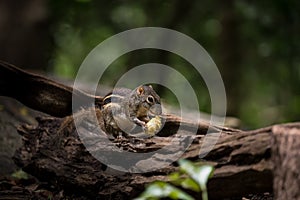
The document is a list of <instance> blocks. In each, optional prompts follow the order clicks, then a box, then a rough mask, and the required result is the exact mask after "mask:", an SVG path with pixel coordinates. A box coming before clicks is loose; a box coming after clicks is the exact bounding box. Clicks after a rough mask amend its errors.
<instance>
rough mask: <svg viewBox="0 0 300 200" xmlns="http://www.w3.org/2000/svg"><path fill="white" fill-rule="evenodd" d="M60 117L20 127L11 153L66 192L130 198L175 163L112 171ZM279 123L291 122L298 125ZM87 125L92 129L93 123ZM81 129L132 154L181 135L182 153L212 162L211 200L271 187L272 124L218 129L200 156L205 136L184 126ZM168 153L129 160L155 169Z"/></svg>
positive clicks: (103, 145)
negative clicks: (108, 136)
mask: <svg viewBox="0 0 300 200" xmlns="http://www.w3.org/2000/svg"><path fill="white" fill-rule="evenodd" d="M63 121H64V120H63V119H58V118H43V119H39V126H38V127H28V126H22V127H21V128H20V129H19V133H20V134H22V135H23V141H24V145H23V147H22V148H21V149H19V150H18V151H17V152H16V154H15V157H14V159H15V161H16V163H17V164H18V165H19V166H21V167H22V168H23V169H24V170H25V171H26V172H28V173H30V174H32V175H34V176H35V177H37V178H38V179H39V180H42V181H47V182H49V183H52V184H53V185H55V186H56V187H58V188H59V189H60V190H63V191H64V192H65V193H66V194H73V195H74V193H75V194H76V193H78V195H83V196H86V197H89V198H96V197H97V198H101V199H128V198H133V197H135V196H137V195H138V194H139V193H141V192H142V191H143V188H144V187H145V185H147V184H148V183H150V182H153V181H155V180H162V181H168V177H167V175H168V174H170V173H171V172H174V171H176V170H177V169H178V168H177V165H176V162H171V163H170V165H166V166H165V167H163V168H160V169H157V170H155V171H149V172H146V173H128V172H120V171H118V170H114V169H112V168H110V167H109V166H107V165H106V164H105V163H102V162H99V161H98V160H97V159H95V158H94V157H93V156H92V155H91V152H88V151H87V149H86V147H85V146H84V145H83V144H82V142H81V140H80V138H79V137H78V135H77V132H76V130H75V129H74V127H72V126H71V125H68V126H67V127H65V129H63V130H61V123H62V122H63ZM281 126H282V127H293V126H299V124H288V125H281ZM86 127H88V126H86ZM71 129H72V131H70V130H71ZM89 129H91V130H94V128H93V127H92V128H91V127H89ZM84 132H85V134H86V135H87V137H89V139H90V140H91V141H94V142H93V145H94V146H95V149H110V151H114V150H113V149H115V148H113V147H112V146H110V145H112V144H113V145H116V146H117V147H118V148H119V149H120V148H121V149H122V151H129V152H135V153H137V157H138V155H139V154H138V153H144V152H151V151H155V150H157V149H160V148H163V147H164V146H166V145H168V144H170V142H171V141H172V142H173V143H174V142H175V143H176V141H178V144H179V143H180V142H179V141H182V140H181V139H182V137H186V138H188V139H192V141H193V142H192V144H191V145H190V146H189V147H188V148H187V149H186V150H185V151H184V153H183V155H182V156H181V157H182V158H187V159H190V160H193V161H198V162H199V161H201V162H204V163H210V164H212V165H214V166H215V169H216V170H215V173H214V176H213V178H212V179H211V180H210V181H209V184H208V190H209V196H210V199H220V198H229V197H242V196H244V195H247V194H257V193H263V192H272V184H273V181H272V180H273V176H272V162H271V159H270V158H271V135H272V127H267V128H264V129H259V130H256V131H249V132H238V131H237V132H232V131H230V132H226V131H223V132H222V134H221V136H220V138H219V140H218V142H217V144H216V145H215V146H214V147H213V149H212V151H210V152H209V154H208V155H207V156H206V157H205V158H204V159H200V158H199V150H200V148H201V144H202V142H203V139H204V137H205V136H204V135H193V136H184V135H187V134H188V130H183V131H182V132H180V133H178V134H176V135H173V136H169V137H154V138H150V139H129V140H128V139H120V140H115V141H114V142H113V143H111V144H108V143H105V142H103V141H101V140H99V138H98V137H99V135H96V134H94V133H93V132H90V131H89V130H88V129H85V130H84ZM95 151H97V150H95ZM116 151H118V150H116ZM103 152H104V151H102V153H103ZM92 153H93V152H92ZM106 153H107V152H106ZM176 153H177V149H176V148H174V152H172V150H170V152H169V154H168V155H172V154H176ZM111 155H114V154H113V153H112V154H111ZM168 155H165V154H161V155H159V154H155V155H153V157H151V159H148V160H140V159H137V160H136V161H132V160H131V161H128V162H131V163H132V162H136V163H134V166H135V169H137V168H141V167H143V166H153V168H155V165H161V164H164V162H166V160H167V159H168Z"/></svg>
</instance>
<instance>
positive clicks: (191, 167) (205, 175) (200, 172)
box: [179, 160, 213, 191]
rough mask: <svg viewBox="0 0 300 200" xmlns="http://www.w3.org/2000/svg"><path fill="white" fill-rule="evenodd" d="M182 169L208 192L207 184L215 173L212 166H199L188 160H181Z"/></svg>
mask: <svg viewBox="0 0 300 200" xmlns="http://www.w3.org/2000/svg"><path fill="white" fill-rule="evenodd" d="M179 165H180V169H181V170H182V171H184V172H185V173H187V174H188V175H189V176H190V177H191V178H192V179H193V180H194V181H195V182H196V183H197V184H198V185H199V186H200V188H201V190H202V191H203V190H206V184H207V181H208V179H209V177H210V176H211V175H212V173H213V167H212V166H210V165H202V166H197V165H195V164H194V163H193V162H191V161H188V160H179Z"/></svg>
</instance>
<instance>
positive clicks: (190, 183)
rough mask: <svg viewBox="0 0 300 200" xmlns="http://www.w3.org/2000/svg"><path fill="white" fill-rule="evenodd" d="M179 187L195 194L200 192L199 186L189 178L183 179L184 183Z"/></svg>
mask: <svg viewBox="0 0 300 200" xmlns="http://www.w3.org/2000/svg"><path fill="white" fill-rule="evenodd" d="M181 186H182V187H183V188H185V189H190V190H193V191H195V192H201V189H200V187H199V185H198V184H197V183H196V182H195V181H194V179H191V178H185V179H184V181H183V182H182V183H181Z"/></svg>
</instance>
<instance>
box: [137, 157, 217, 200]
mask: <svg viewBox="0 0 300 200" xmlns="http://www.w3.org/2000/svg"><path fill="white" fill-rule="evenodd" d="M179 167H180V170H179V171H178V172H174V173H172V174H171V175H169V178H170V182H171V183H172V184H170V183H167V182H162V181H156V182H154V183H152V184H150V185H148V186H147V188H146V190H145V191H144V192H143V193H142V194H141V195H140V196H139V197H138V198H136V199H135V200H147V199H160V198H166V197H168V198H171V199H186V200H193V199H194V198H193V197H192V196H190V195H189V194H187V193H186V192H184V191H183V190H181V189H179V188H177V187H175V186H179V187H182V188H184V189H188V190H192V191H194V192H197V193H200V192H202V199H203V200H207V199H208V195H207V187H206V185H207V181H208V179H209V177H211V176H212V174H213V167H212V166H210V165H201V166H198V165H196V164H194V163H192V162H191V161H188V160H184V159H182V160H180V161H179ZM174 185H175V186H174Z"/></svg>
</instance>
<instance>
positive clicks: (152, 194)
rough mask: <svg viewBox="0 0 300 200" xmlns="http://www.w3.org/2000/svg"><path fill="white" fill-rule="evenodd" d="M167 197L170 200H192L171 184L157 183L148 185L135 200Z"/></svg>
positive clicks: (192, 199)
mask: <svg viewBox="0 0 300 200" xmlns="http://www.w3.org/2000/svg"><path fill="white" fill-rule="evenodd" d="M166 197H169V198H171V199H186V200H194V198H193V197H191V196H190V195H188V194H187V193H185V192H183V191H182V190H180V189H178V188H176V187H174V186H172V185H171V184H168V183H165V182H161V181H157V182H154V183H152V184H150V185H149V186H148V187H147V188H146V190H145V191H144V192H143V193H142V194H141V195H140V196H139V197H138V198H136V199H135V200H146V199H159V198H166Z"/></svg>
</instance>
